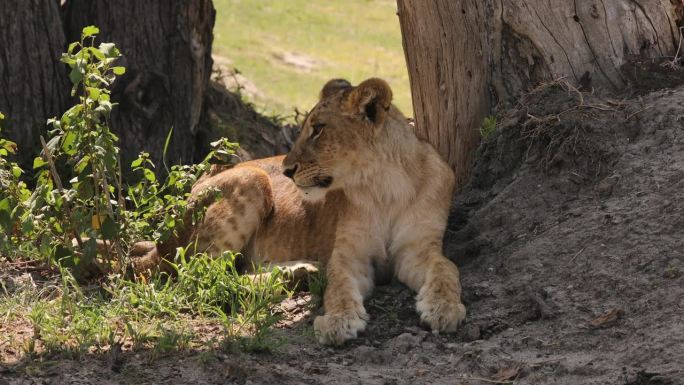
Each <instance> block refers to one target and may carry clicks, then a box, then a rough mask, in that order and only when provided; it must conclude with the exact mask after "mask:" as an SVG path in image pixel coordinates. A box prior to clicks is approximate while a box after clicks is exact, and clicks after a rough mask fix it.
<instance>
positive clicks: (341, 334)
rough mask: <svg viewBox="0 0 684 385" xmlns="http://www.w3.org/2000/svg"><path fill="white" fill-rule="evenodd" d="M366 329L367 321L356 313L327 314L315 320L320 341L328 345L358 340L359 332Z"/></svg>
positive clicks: (315, 329)
mask: <svg viewBox="0 0 684 385" xmlns="http://www.w3.org/2000/svg"><path fill="white" fill-rule="evenodd" d="M365 328H366V321H365V320H364V319H363V318H361V317H359V315H358V314H356V312H347V313H343V314H326V315H323V316H319V317H316V319H315V320H314V331H315V332H316V336H317V337H318V341H319V342H320V343H322V344H326V345H341V344H342V343H344V341H347V340H350V339H352V338H356V335H357V334H358V332H360V331H363V330H364V329H365Z"/></svg>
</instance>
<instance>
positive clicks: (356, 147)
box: [283, 78, 392, 200]
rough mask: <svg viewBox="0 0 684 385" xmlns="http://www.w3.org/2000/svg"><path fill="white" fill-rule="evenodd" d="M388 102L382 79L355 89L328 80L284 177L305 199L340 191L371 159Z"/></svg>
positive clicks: (289, 157)
mask: <svg viewBox="0 0 684 385" xmlns="http://www.w3.org/2000/svg"><path fill="white" fill-rule="evenodd" d="M391 102H392V90H391V89H390V87H389V85H388V84H387V83H386V82H385V81H384V80H382V79H377V78H372V79H368V80H366V81H364V82H362V83H361V84H359V85H358V86H356V87H353V86H352V85H351V84H350V83H349V82H348V81H346V80H342V79H333V80H330V81H329V82H328V83H326V85H325V86H324V87H323V89H322V90H321V93H320V101H319V102H318V104H317V105H316V106H315V107H314V108H313V109H312V110H311V112H310V113H309V114H308V115H307V117H306V119H305V120H304V123H303V124H302V129H301V132H300V134H299V137H298V138H297V140H296V142H295V144H294V147H293V148H292V151H290V153H289V154H288V155H287V157H286V158H285V160H284V161H283V171H284V174H285V175H286V176H288V177H290V178H292V180H293V181H294V183H295V184H296V185H297V187H299V188H300V189H301V190H302V192H304V194H305V196H306V197H307V198H308V199H313V200H315V199H318V198H321V197H323V196H325V192H326V191H327V190H330V189H335V188H342V187H344V186H345V184H346V183H349V181H350V180H351V179H352V178H353V177H354V176H355V174H356V173H357V172H358V171H359V168H361V167H365V166H366V164H367V162H368V161H370V160H371V159H373V158H374V155H375V152H376V149H375V148H374V145H375V142H376V141H377V139H378V137H379V136H380V134H381V133H382V131H383V130H384V129H385V125H386V124H385V123H386V121H387V118H388V115H389V112H390V108H391Z"/></svg>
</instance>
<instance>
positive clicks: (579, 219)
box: [0, 83, 684, 385]
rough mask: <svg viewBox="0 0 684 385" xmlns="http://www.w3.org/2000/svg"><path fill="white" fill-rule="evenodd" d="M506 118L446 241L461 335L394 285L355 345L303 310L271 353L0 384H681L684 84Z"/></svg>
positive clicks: (556, 91) (535, 106)
mask: <svg viewBox="0 0 684 385" xmlns="http://www.w3.org/2000/svg"><path fill="white" fill-rule="evenodd" d="M499 121H500V124H499V125H500V127H499V129H498V131H497V132H496V133H495V134H494V135H493V136H492V137H491V138H489V139H487V140H486V141H485V143H483V144H482V146H481V148H480V149H479V152H478V156H477V161H476V164H475V170H474V176H473V179H472V181H471V183H470V184H469V185H468V186H467V187H466V188H465V189H464V190H463V191H461V192H460V193H459V194H458V195H457V197H456V199H455V202H454V210H453V215H452V216H451V222H450V224H449V231H448V232H447V237H446V244H445V249H446V253H447V255H448V256H450V257H451V258H454V260H456V261H457V262H458V264H459V266H460V267H461V277H462V282H463V293H464V301H465V303H466V306H467V307H468V318H467V323H466V325H465V326H464V327H463V328H462V329H461V330H460V331H459V332H458V333H456V334H455V335H434V334H432V333H429V332H428V331H426V330H424V329H423V328H421V327H420V326H418V316H417V315H416V313H415V311H414V310H413V306H414V298H413V296H414V295H413V293H411V292H410V291H409V290H408V289H406V288H404V287H402V286H400V285H396V284H395V285H390V286H385V287H379V288H378V289H377V290H376V291H375V293H374V294H373V296H372V297H371V298H370V299H369V300H368V301H367V303H366V306H367V309H368V311H369V313H370V317H371V320H370V322H369V325H368V327H369V329H368V330H367V331H366V332H365V333H364V334H363V335H362V336H360V338H358V339H356V340H353V341H350V342H349V343H348V344H346V345H345V346H344V347H342V348H337V349H334V348H328V347H322V346H320V345H319V344H318V343H317V342H316V341H315V338H314V337H313V332H312V327H311V322H312V318H313V317H312V316H311V315H310V314H308V313H307V312H308V311H307V310H306V305H304V304H302V303H303V302H305V301H299V300H295V301H291V302H292V303H293V305H292V306H290V308H289V310H288V313H290V312H292V313H296V314H297V316H296V317H293V318H295V319H297V320H298V321H297V322H293V323H290V324H287V327H286V328H284V329H282V330H278V333H279V335H280V336H282V337H283V339H284V340H283V342H284V344H283V345H282V346H280V347H279V348H277V350H276V353H274V354H244V353H224V352H213V353H212V352H206V351H205V352H184V353H179V354H176V355H174V356H172V357H167V358H162V359H156V360H154V361H153V362H152V363H150V361H148V360H147V359H146V356H147V353H146V352H136V353H127V354H125V355H124V356H123V357H122V358H121V365H120V368H119V369H117V371H113V370H112V369H110V366H109V365H108V364H107V357H106V356H96V355H90V356H87V357H83V358H82V359H81V361H79V362H75V361H59V362H57V361H47V362H45V363H32V364H30V365H28V366H27V367H26V368H23V369H16V370H15V369H12V370H11V371H9V370H6V371H5V372H4V373H3V370H2V368H1V367H0V384H1V383H10V384H14V383H17V384H18V383H30V382H31V381H33V382H31V383H83V384H90V383H92V384H95V383H98V384H99V383H102V382H103V381H105V382H107V383H141V384H143V383H145V384H150V383H159V384H162V383H169V382H174V383H217V384H218V383H235V384H302V383H306V384H319V383H320V384H323V383H325V384H345V385H347V384H357V383H358V384H460V383H463V384H471V383H472V384H478V383H502V384H503V383H513V384H590V383H591V384H622V385H637V384H639V385H643V384H682V383H684V381H683V380H682V379H683V378H684V364H683V363H684V324H683V322H684V321H683V320H684V310H683V309H684V282H683V279H684V278H682V276H683V272H684V255H683V254H684V244H683V243H684V239H683V238H684V87H683V88H677V89H674V90H662V91H657V92H654V93H651V94H647V95H644V96H642V97H638V98H636V99H633V100H618V99H610V98H601V97H598V96H595V95H590V94H586V93H580V92H578V91H576V90H575V89H573V88H572V87H569V86H568V85H565V84H563V83H554V84H548V85H545V86H543V87H540V88H539V89H537V90H535V91H534V92H532V93H531V94H530V95H528V96H526V97H525V98H523V99H522V100H521V101H520V103H519V104H518V106H517V107H516V108H515V109H514V110H512V111H509V112H508V113H506V114H503V117H502V118H500V119H499ZM3 376H4V378H5V382H3V380H2V378H3Z"/></svg>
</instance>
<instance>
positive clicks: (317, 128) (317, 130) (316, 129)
mask: <svg viewBox="0 0 684 385" xmlns="http://www.w3.org/2000/svg"><path fill="white" fill-rule="evenodd" d="M323 127H325V123H315V124H314V125H313V126H312V128H313V130H312V131H311V138H312V139H316V138H318V136H319V135H321V132H323Z"/></svg>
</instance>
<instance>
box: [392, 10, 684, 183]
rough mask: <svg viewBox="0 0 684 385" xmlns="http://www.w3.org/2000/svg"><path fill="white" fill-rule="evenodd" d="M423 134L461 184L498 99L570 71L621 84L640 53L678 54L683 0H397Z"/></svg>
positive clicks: (613, 86) (573, 78)
mask: <svg viewBox="0 0 684 385" xmlns="http://www.w3.org/2000/svg"><path fill="white" fill-rule="evenodd" d="M397 5H398V14H399V21H400V24H401V30H402V36H403V41H404V51H405V54H406V61H407V64H408V69H409V78H410V81H411V89H412V94H413V107H414V116H415V118H416V126H417V132H418V133H419V135H422V136H423V137H425V138H426V139H427V140H429V141H430V142H431V143H433V144H434V145H435V146H436V147H437V148H438V150H439V151H440V153H441V154H442V155H443V156H445V157H446V158H447V159H448V161H449V163H450V164H451V165H452V166H453V167H454V169H455V171H456V174H457V179H458V184H459V185H462V184H463V183H464V182H465V181H466V180H467V179H468V176H469V175H468V174H469V171H470V163H471V157H472V153H473V150H474V148H475V147H476V145H477V142H478V140H479V134H478V127H480V125H481V123H482V121H483V119H484V117H485V116H486V115H488V114H490V113H491V111H492V109H493V107H494V106H496V105H498V104H506V103H509V102H510V101H511V100H514V99H515V98H516V97H518V96H519V95H520V94H521V93H523V92H524V91H525V90H528V89H529V88H530V87H533V86H535V85H537V84H539V83H541V82H544V81H548V80H550V79H554V78H559V77H564V78H565V79H566V80H568V81H570V82H572V83H574V84H576V85H577V86H582V87H585V88H589V87H591V88H594V89H604V90H613V91H615V90H619V89H622V88H623V87H625V86H626V85H627V84H628V82H629V77H628V76H627V74H625V73H624V72H623V71H622V68H623V65H624V64H626V63H627V62H628V61H630V60H633V59H637V58H639V59H643V58H649V59H653V60H656V61H661V62H662V61H665V60H672V59H673V57H674V56H675V53H676V51H677V47H678V44H679V40H680V33H679V26H680V25H682V22H683V21H684V17H683V15H684V4H683V2H682V0H610V1H608V0H581V1H580V0H574V1H571V0H430V1H410V0H397Z"/></svg>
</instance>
